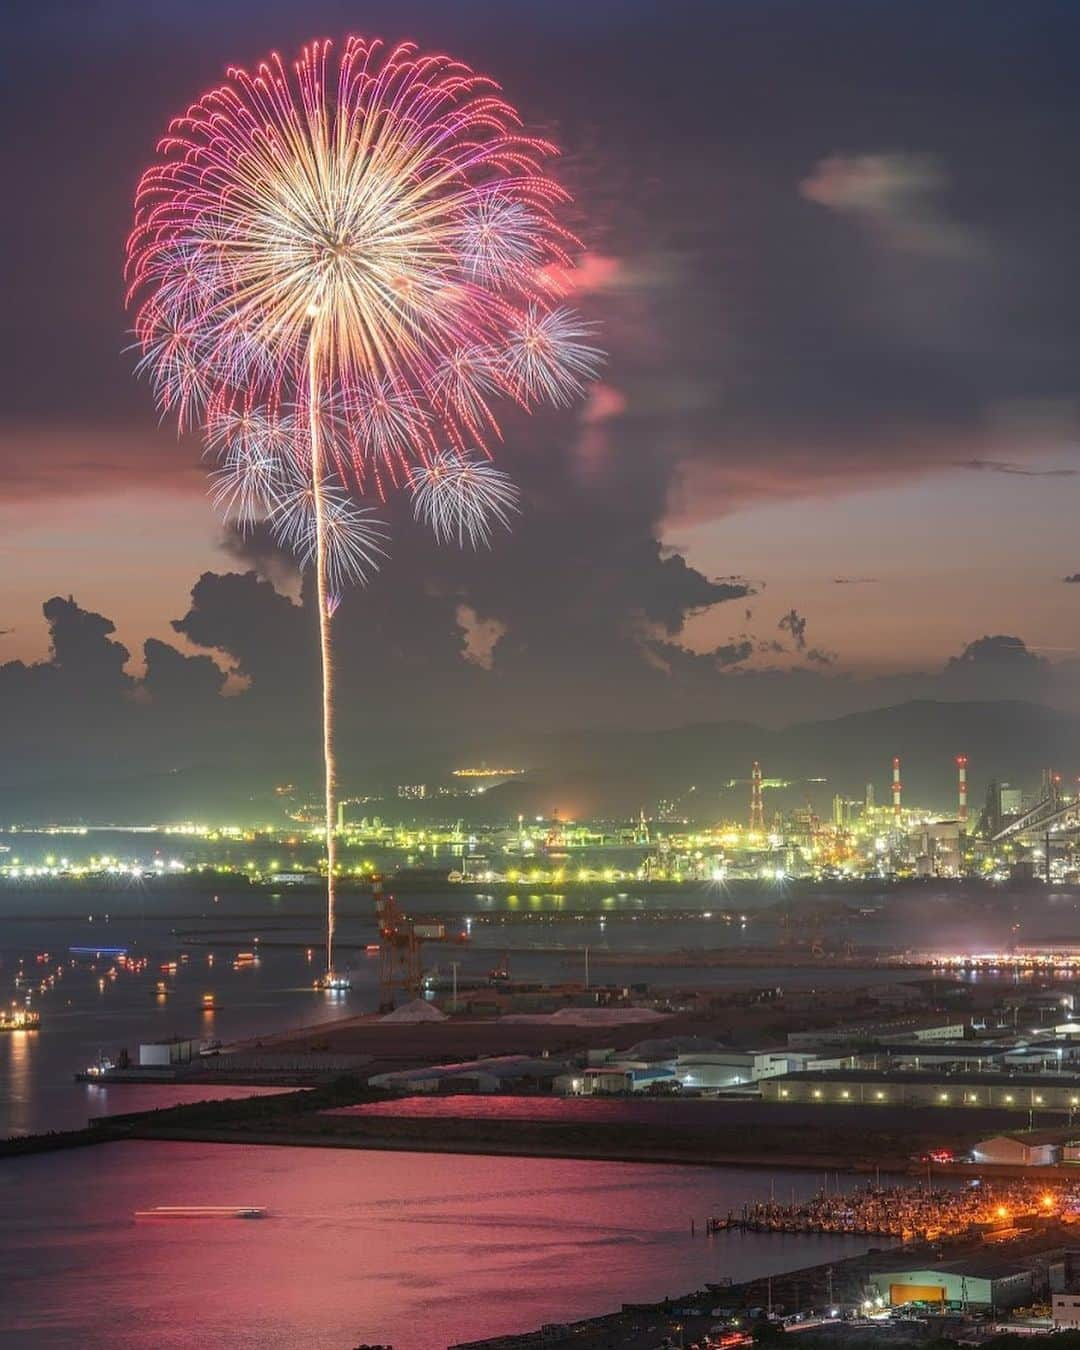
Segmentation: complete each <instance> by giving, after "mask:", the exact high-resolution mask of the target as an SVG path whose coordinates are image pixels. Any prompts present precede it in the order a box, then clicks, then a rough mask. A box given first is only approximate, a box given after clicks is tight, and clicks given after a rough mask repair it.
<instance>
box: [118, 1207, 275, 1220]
mask: <svg viewBox="0 0 1080 1350" xmlns="http://www.w3.org/2000/svg"><path fill="white" fill-rule="evenodd" d="M267 1212H268V1211H267V1210H266V1209H265V1208H264V1207H263V1206H262V1205H155V1206H154V1208H153V1209H137V1210H136V1211H135V1218H136V1219H265V1218H266V1215H267Z"/></svg>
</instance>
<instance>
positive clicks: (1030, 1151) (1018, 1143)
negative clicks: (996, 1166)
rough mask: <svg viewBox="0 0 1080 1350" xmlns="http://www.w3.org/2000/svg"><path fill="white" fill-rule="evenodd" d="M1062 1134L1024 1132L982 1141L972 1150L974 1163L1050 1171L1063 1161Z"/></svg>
mask: <svg viewBox="0 0 1080 1350" xmlns="http://www.w3.org/2000/svg"><path fill="white" fill-rule="evenodd" d="M1061 1142H1062V1141H1061V1134H1060V1132H1058V1131H1048V1130H1023V1131H1020V1132H1017V1133H1010V1134H995V1135H994V1136H993V1137H992V1138H990V1139H981V1140H980V1141H979V1142H978V1143H977V1144H976V1145H975V1147H974V1148H973V1149H972V1150H971V1157H972V1161H973V1162H977V1163H1010V1164H1012V1165H1013V1166H1018V1167H1047V1166H1050V1165H1051V1164H1053V1163H1058V1162H1060V1161H1061Z"/></svg>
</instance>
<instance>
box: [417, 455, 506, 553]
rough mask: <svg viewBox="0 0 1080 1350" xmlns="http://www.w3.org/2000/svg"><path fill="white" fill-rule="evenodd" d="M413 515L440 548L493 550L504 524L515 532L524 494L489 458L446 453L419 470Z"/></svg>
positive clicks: (435, 456) (437, 456)
mask: <svg viewBox="0 0 1080 1350" xmlns="http://www.w3.org/2000/svg"><path fill="white" fill-rule="evenodd" d="M411 484H412V490H413V515H414V517H415V518H416V519H417V520H423V521H424V522H425V523H426V524H427V525H429V526H430V527H431V530H432V533H433V534H434V535H435V538H436V539H437V540H438V542H439V543H440V544H450V543H457V544H459V545H462V546H463V545H464V544H465V543H466V542H468V543H469V544H471V545H472V547H473V548H474V549H475V548H479V547H480V546H481V545H483V546H484V547H486V548H490V547H491V532H492V529H493V527H494V526H495V525H496V524H498V525H502V526H503V527H504V528H505V529H509V528H510V516H511V515H516V514H517V513H518V512H519V510H520V507H519V505H518V500H519V496H518V490H517V488H516V487H515V486H514V483H513V481H512V480H511V478H510V476H509V475H508V474H505V473H503V472H502V470H501V469H496V468H495V466H494V465H493V464H490V463H489V462H488V461H487V460H486V459H482V458H480V457H478V456H474V455H468V454H463V453H460V452H459V451H457V450H444V451H440V452H439V453H438V454H436V455H434V456H433V457H432V459H431V461H430V463H428V464H424V465H421V466H419V467H417V468H414V469H413V471H412V477H411Z"/></svg>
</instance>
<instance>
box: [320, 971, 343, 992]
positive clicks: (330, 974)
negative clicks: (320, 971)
mask: <svg viewBox="0 0 1080 1350" xmlns="http://www.w3.org/2000/svg"><path fill="white" fill-rule="evenodd" d="M315 988H316V989H324V990H327V991H328V992H331V993H337V992H339V991H342V990H345V989H351V988H352V976H351V975H349V974H348V973H346V974H344V975H339V974H337V973H336V972H335V971H333V970H328V971H327V972H326V974H325V975H320V976H319V978H318V979H317V980H316V981H315Z"/></svg>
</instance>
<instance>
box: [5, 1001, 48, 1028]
mask: <svg viewBox="0 0 1080 1350" xmlns="http://www.w3.org/2000/svg"><path fill="white" fill-rule="evenodd" d="M40 1026H41V1014H40V1013H39V1012H34V1011H33V1010H32V1009H30V1008H19V1007H16V1006H15V1005H14V1004H13V1005H12V1006H11V1008H10V1009H6V1010H0V1031H37V1029H38V1027H40Z"/></svg>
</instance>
